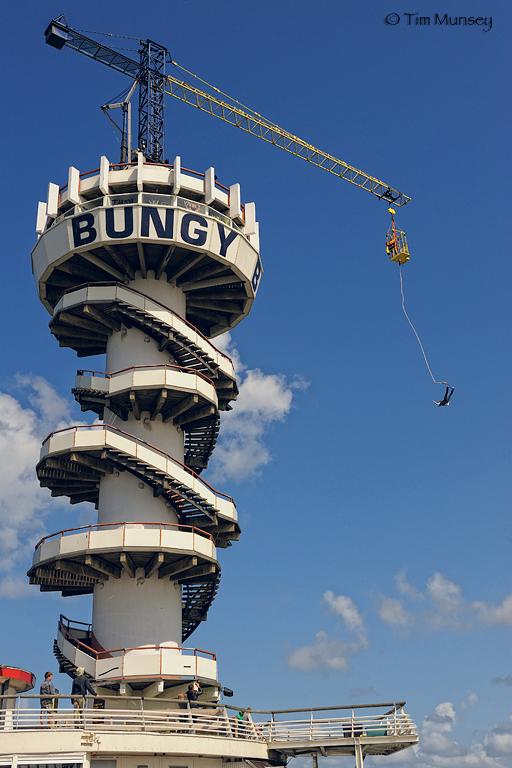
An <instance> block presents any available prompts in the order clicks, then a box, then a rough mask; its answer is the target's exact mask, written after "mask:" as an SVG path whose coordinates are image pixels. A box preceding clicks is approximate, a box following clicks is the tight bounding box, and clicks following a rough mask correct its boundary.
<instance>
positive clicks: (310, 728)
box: [309, 710, 313, 741]
mask: <svg viewBox="0 0 512 768" xmlns="http://www.w3.org/2000/svg"><path fill="white" fill-rule="evenodd" d="M309 740H310V741H313V710H311V712H310V713H309Z"/></svg>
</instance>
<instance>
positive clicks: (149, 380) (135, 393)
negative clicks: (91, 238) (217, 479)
mask: <svg viewBox="0 0 512 768" xmlns="http://www.w3.org/2000/svg"><path fill="white" fill-rule="evenodd" d="M73 394H74V395H75V399H76V400H77V401H78V402H79V403H80V405H81V408H82V410H83V411H87V410H91V411H94V412H95V413H96V414H97V415H98V416H99V417H100V419H102V418H103V414H104V409H105V407H108V408H109V410H111V411H112V412H113V413H115V414H116V415H117V416H119V417H120V418H121V419H123V420H124V421H126V420H127V419H128V416H129V415H130V414H131V415H133V416H134V417H135V418H136V419H140V418H141V417H142V414H148V415H149V418H150V420H154V419H156V418H157V417H158V416H159V417H160V418H161V419H162V421H163V422H168V421H172V422H173V423H174V424H175V425H176V426H178V427H180V428H181V429H182V430H183V431H184V433H185V464H186V465H187V466H188V467H190V468H192V469H194V470H195V471H198V472H200V471H201V470H202V469H204V468H205V467H206V466H207V464H208V460H209V458H210V456H211V454H212V452H213V449H214V447H215V443H216V441H217V435H218V433H219V421H220V420H219V414H218V398H217V392H216V389H215V384H214V383H213V381H212V380H211V379H209V378H207V377H206V376H205V375H204V374H202V373H199V372H196V371H190V370H189V369H188V368H184V367H180V366H172V365H165V366H163V365H149V366H148V365H146V366H137V367H133V368H127V369H125V370H122V371H114V372H112V373H102V372H98V371H87V370H82V371H78V374H77V377H76V381H75V387H74V389H73Z"/></svg>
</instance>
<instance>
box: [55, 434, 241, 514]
mask: <svg viewBox="0 0 512 768" xmlns="http://www.w3.org/2000/svg"><path fill="white" fill-rule="evenodd" d="M90 429H105V430H109V431H110V432H117V433H118V434H119V435H122V436H123V437H127V438H129V439H130V440H133V442H134V443H139V444H141V445H143V446H146V447H147V448H151V450H154V451H156V452H157V453H159V454H160V455H161V456H163V457H164V458H165V459H166V460H169V461H172V462H173V463H174V464H177V465H178V466H179V467H181V468H182V469H183V470H185V472H188V474H189V475H192V477H194V478H195V479H196V480H199V482H200V483H201V484H202V485H206V487H207V488H209V489H210V491H212V493H214V494H215V495H216V496H221V497H222V498H224V499H226V500H227V501H230V502H231V503H232V504H234V503H235V501H234V499H233V497H232V496H228V494H227V493H223V492H222V491H218V490H217V489H216V488H214V487H213V485H210V483H208V482H207V481H206V480H203V479H202V478H201V477H200V475H198V474H197V472H194V470H193V469H190V467H187V466H186V465H185V464H182V463H181V461H178V459H174V458H173V457H172V456H169V455H168V454H167V453H165V451H162V449H161V448H158V446H156V445H153V443H148V442H147V441H146V440H141V438H140V437H136V436H135V435H131V434H130V433H129V432H125V431H124V430H123V429H119V428H118V427H113V426H111V425H110V424H76V425H75V426H74V427H63V428H62V429H55V430H54V431H53V432H50V434H49V435H48V436H47V437H46V438H45V439H44V440H43V442H42V445H45V444H46V443H47V442H48V440H51V438H52V437H53V436H54V435H58V434H60V433H61V432H79V431H80V432H81V431H86V430H90Z"/></svg>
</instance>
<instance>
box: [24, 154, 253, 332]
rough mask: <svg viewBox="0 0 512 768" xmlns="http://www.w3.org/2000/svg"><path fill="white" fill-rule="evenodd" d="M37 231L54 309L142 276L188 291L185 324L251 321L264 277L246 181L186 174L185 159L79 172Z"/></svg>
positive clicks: (42, 281) (46, 298)
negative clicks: (244, 192)
mask: <svg viewBox="0 0 512 768" xmlns="http://www.w3.org/2000/svg"><path fill="white" fill-rule="evenodd" d="M37 233H38V235H39V240H38V242H37V244H36V246H35V248H34V250H33V253H32V267H33V272H34V276H35V278H36V280H37V282H38V286H39V295H40V298H41V300H42V302H43V304H44V305H45V306H46V308H47V309H48V311H50V312H51V311H52V310H53V308H54V306H55V304H56V303H57V301H58V299H59V297H60V296H61V294H62V291H63V289H64V290H70V289H72V288H76V287H77V286H78V285H80V284H82V283H87V282H92V283H97V282H100V281H102V280H110V279H112V278H113V279H115V280H116V281H118V282H128V281H131V280H133V279H134V278H135V275H136V273H140V274H141V276H142V278H146V277H148V276H149V277H152V278H155V279H157V280H161V279H164V280H166V281H168V282H172V283H173V284H175V285H176V286H177V287H178V288H179V289H181V290H182V291H183V293H184V295H185V299H186V318H187V320H188V321H189V322H191V323H192V324H193V325H194V326H195V327H196V328H198V329H199V330H200V331H202V332H203V333H205V334H207V335H208V336H215V335H217V334H219V333H222V332H224V331H226V330H228V329H229V328H232V327H233V326H234V325H236V324H237V323H238V322H240V320H241V319H242V318H243V317H245V316H246V315H247V314H248V312H249V311H250V308H251V305H252V303H253V301H254V298H255V295H256V291H257V289H258V284H259V280H260V277H261V274H262V267H261V262H260V259H259V232H258V223H257V221H256V212H255V207H254V204H252V203H248V204H246V205H245V206H242V203H241V200H240V185H239V184H233V185H231V186H230V187H225V186H223V185H222V184H220V183H219V182H218V181H217V179H216V177H215V170H214V169H213V168H208V169H207V171H206V172H205V173H198V172H196V171H192V170H190V169H183V168H182V167H181V159H180V158H179V157H176V158H175V160H174V163H173V164H172V165H166V164H165V165H160V164H154V163H148V162H145V161H144V158H143V156H142V154H140V153H139V155H138V160H137V162H136V163H126V164H111V163H109V161H108V159H107V158H106V157H102V158H101V161H100V167H99V168H97V169H95V170H93V171H88V172H86V173H80V172H79V171H78V170H77V169H76V168H73V167H71V168H70V169H69V174H68V184H67V185H66V186H64V187H60V188H59V186H58V185H56V184H50V186H49V193H48V200H47V202H46V203H40V205H39V209H38V221H37Z"/></svg>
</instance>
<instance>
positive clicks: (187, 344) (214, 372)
mask: <svg viewBox="0 0 512 768" xmlns="http://www.w3.org/2000/svg"><path fill="white" fill-rule="evenodd" d="M122 326H124V327H135V328H138V329H139V330H141V331H142V332H143V333H144V334H145V335H147V336H148V338H151V339H153V340H154V341H155V342H156V343H157V344H158V348H159V350H160V351H167V352H169V354H171V355H172V356H173V358H174V359H175V360H176V363H177V365H178V366H181V367H182V368H186V369H187V370H190V371H191V372H196V373H198V374H203V375H204V376H206V377H207V378H209V379H210V380H212V381H213V382H214V385H215V389H216V392H217V398H218V407H219V408H220V409H221V410H226V409H228V408H229V402H230V401H232V400H234V399H235V398H236V396H237V394H238V389H237V386H236V381H235V371H234V368H233V363H232V362H231V360H230V358H229V357H228V356H227V355H225V354H224V353H223V352H221V351H220V350H219V349H217V348H216V347H215V346H214V345H213V344H212V343H211V341H209V339H207V338H206V337H205V336H204V335H203V334H202V333H201V332H200V331H198V329H197V328H195V327H194V326H192V325H191V324H190V323H189V322H188V321H187V320H184V319H183V318H182V317H180V316H179V315H178V314H176V312H173V311H172V310H170V309H169V308H168V307H166V306H165V305H164V304H162V303H160V302H158V301H156V300H154V299H150V298H148V297H147V296H145V295H144V294H142V293H140V292H139V291H137V290H135V289H133V288H127V287H125V286H122V285H118V284H116V283H99V284H98V283H96V284H94V285H82V286H81V287H80V288H77V289H72V290H69V291H66V292H65V293H64V294H63V295H62V296H61V298H60V299H59V301H58V302H57V304H56V305H55V307H54V310H53V318H52V320H51V322H50V330H51V332H52V333H53V335H54V336H55V338H56V339H57V341H58V342H59V345H60V346H61V347H70V348H71V349H74V350H75V351H76V353H77V354H78V357H84V356H87V355H101V354H105V352H106V350H107V341H108V338H109V336H110V334H111V333H112V332H114V331H120V330H121V327H122Z"/></svg>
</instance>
